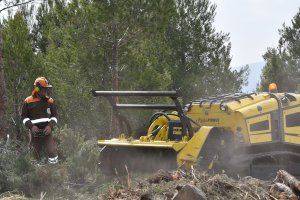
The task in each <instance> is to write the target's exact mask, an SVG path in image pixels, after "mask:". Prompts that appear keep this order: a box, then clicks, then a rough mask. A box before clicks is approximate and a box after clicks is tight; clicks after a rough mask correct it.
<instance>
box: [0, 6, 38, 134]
mask: <svg viewBox="0 0 300 200" xmlns="http://www.w3.org/2000/svg"><path fill="white" fill-rule="evenodd" d="M3 41H4V44H3V48H4V71H5V76H6V84H7V89H8V104H9V105H8V108H9V110H8V118H9V120H10V121H11V127H14V128H15V131H14V132H16V133H17V134H18V136H20V134H21V124H22V122H21V120H20V115H19V113H20V108H21V105H22V102H23V99H24V98H25V97H26V96H29V94H30V92H31V89H32V84H33V81H34V79H35V77H36V76H38V74H40V72H41V71H40V69H39V68H38V66H36V65H35V64H34V63H35V57H34V54H33V52H32V41H31V37H30V35H29V29H28V25H27V24H26V22H25V19H24V16H23V14H22V13H21V12H17V13H16V14H15V16H14V17H13V18H9V19H8V20H7V21H5V22H4V29H3ZM11 133H13V132H11Z"/></svg>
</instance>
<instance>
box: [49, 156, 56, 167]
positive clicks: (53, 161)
mask: <svg viewBox="0 0 300 200" xmlns="http://www.w3.org/2000/svg"><path fill="white" fill-rule="evenodd" d="M48 163H49V164H53V165H54V164H56V163H58V156H55V157H53V158H50V157H49V158H48Z"/></svg>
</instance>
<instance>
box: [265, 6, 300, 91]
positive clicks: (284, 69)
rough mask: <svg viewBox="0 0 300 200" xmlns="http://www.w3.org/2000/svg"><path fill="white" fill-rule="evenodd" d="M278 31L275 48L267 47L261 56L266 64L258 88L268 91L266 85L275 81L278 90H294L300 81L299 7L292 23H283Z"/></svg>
mask: <svg viewBox="0 0 300 200" xmlns="http://www.w3.org/2000/svg"><path fill="white" fill-rule="evenodd" d="M279 33H280V39H279V44H278V47H277V49H274V48H269V49H268V50H267V52H266V53H265V54H264V56H263V57H264V59H265V61H266V65H265V67H264V69H263V74H262V77H261V85H260V90H261V91H268V85H269V84H270V83H272V82H275V83H276V84H277V86H278V90H279V92H295V91H296V90H297V89H298V88H299V81H300V80H299V75H300V74H299V73H300V60H299V59H300V48H299V46H300V9H299V11H298V13H297V14H296V15H295V16H294V18H293V20H292V25H291V26H286V25H283V28H282V29H281V30H280V31H279ZM298 92H299V90H298Z"/></svg>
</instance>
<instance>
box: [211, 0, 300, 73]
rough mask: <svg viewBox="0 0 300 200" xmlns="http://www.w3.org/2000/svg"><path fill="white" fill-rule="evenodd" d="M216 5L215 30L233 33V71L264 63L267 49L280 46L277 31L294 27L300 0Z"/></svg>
mask: <svg viewBox="0 0 300 200" xmlns="http://www.w3.org/2000/svg"><path fill="white" fill-rule="evenodd" d="M211 2H212V3H215V4H216V5H217V10H216V12H217V14H216V18H215V24H214V26H215V28H216V29H217V30H218V31H222V32H225V33H229V34H230V41H231V43H232V49H231V55H232V62H231V66H232V67H233V68H236V67H239V66H242V65H246V64H251V63H259V62H263V58H262V55H263V54H264V53H265V52H266V50H267V48H268V47H277V44H278V40H279V37H280V36H279V33H278V30H279V29H280V28H282V25H283V23H285V24H286V25H291V20H292V18H293V17H294V16H295V15H296V13H297V12H298V10H299V8H300V0H211Z"/></svg>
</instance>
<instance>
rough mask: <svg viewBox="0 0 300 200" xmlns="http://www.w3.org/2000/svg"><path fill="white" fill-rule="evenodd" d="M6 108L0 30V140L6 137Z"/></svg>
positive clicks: (0, 34)
mask: <svg viewBox="0 0 300 200" xmlns="http://www.w3.org/2000/svg"><path fill="white" fill-rule="evenodd" d="M6 107H7V91H6V84H5V76H4V66H3V39H2V32H1V28H0V138H3V137H6V129H7V121H6Z"/></svg>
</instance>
